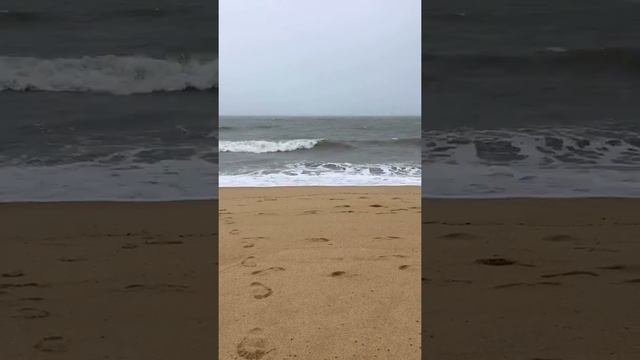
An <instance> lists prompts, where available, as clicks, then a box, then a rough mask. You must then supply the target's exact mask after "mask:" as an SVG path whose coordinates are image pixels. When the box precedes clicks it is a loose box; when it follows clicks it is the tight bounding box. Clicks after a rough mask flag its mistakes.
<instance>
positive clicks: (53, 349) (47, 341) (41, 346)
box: [33, 336, 69, 353]
mask: <svg viewBox="0 0 640 360" xmlns="http://www.w3.org/2000/svg"><path fill="white" fill-rule="evenodd" d="M33 347H34V348H36V350H38V351H42V352H47V353H61V352H66V351H67V350H68V349H69V340H66V339H65V338H64V337H62V336H47V337H45V338H43V339H42V340H40V341H38V342H37V343H36V344H35V345H34V346H33Z"/></svg>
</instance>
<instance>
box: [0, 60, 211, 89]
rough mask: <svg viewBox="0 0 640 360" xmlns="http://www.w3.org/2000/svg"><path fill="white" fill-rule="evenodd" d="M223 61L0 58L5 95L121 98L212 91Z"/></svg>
mask: <svg viewBox="0 0 640 360" xmlns="http://www.w3.org/2000/svg"><path fill="white" fill-rule="evenodd" d="M217 86H218V60H217V59H215V60H197V59H194V60H186V61H179V60H172V59H154V58H148V57H143V56H115V55H105V56H97V57H82V58H60V59H39V58H33V57H7V56H0V91H52V92H103V93H111V94H116V95H132V94H148V93H154V92H174V91H208V90H212V89H215V88H217Z"/></svg>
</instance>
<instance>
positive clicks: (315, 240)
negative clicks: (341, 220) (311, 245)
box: [306, 237, 330, 243]
mask: <svg viewBox="0 0 640 360" xmlns="http://www.w3.org/2000/svg"><path fill="white" fill-rule="evenodd" d="M306 240H307V241H309V242H316V243H319V242H329V241H330V240H329V239H327V238H323V237H314V238H307V239H306Z"/></svg>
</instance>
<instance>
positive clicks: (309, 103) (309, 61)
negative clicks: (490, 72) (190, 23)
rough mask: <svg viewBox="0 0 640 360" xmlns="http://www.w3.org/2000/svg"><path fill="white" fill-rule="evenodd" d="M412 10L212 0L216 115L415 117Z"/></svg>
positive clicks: (349, 3)
mask: <svg viewBox="0 0 640 360" xmlns="http://www.w3.org/2000/svg"><path fill="white" fill-rule="evenodd" d="M420 5H421V4H420V0H220V34H219V36H220V37H219V39H220V50H219V54H220V55H219V56H220V58H219V66H220V71H219V77H220V79H219V81H220V87H219V90H220V93H219V94H220V114H221V115H418V114H420V80H421V77H420V66H421V63H420V46H421V43H420V36H421V35H420V34H421V29H420V19H421V12H420Z"/></svg>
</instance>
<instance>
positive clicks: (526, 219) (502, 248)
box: [422, 199, 640, 360]
mask: <svg viewBox="0 0 640 360" xmlns="http://www.w3.org/2000/svg"><path fill="white" fill-rule="evenodd" d="M423 208H424V209H425V210H424V215H423V226H424V227H423V234H424V242H423V252H422V256H423V258H422V261H423V263H424V265H425V266H424V274H423V283H424V287H423V313H422V316H423V322H424V339H425V343H424V350H425V353H424V358H425V359H438V360H449V359H452V360H453V359H456V360H467V359H468V360H471V359H473V360H484V359H487V360H489V359H492V360H493V359H531V360H532V359H539V360H540V359H545V360H550V359H593V360H596V359H638V358H640V343H639V342H638V339H640V326H639V324H638V320H639V319H640V307H638V304H640V260H639V259H640V218H639V217H638V214H640V201H639V200H631V199H626V200H625V199H574V200H567V199H557V200H542V199H541V200H535V199H531V200H426V201H425V202H424V203H423Z"/></svg>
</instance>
